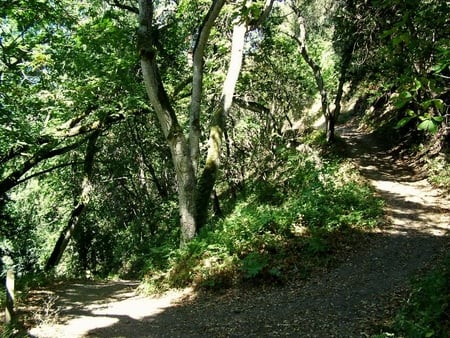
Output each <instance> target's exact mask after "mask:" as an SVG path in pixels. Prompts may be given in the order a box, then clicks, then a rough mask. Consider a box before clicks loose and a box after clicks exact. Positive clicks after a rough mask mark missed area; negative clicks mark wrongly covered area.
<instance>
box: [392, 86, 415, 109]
mask: <svg viewBox="0 0 450 338" xmlns="http://www.w3.org/2000/svg"><path fill="white" fill-rule="evenodd" d="M412 98H413V96H412V94H411V93H410V92H409V91H407V90H405V91H404V92H401V93H400V94H399V96H397V97H396V98H394V102H393V104H394V106H395V108H397V109H401V108H403V107H404V106H405V105H407V104H408V103H409V102H411V100H412Z"/></svg>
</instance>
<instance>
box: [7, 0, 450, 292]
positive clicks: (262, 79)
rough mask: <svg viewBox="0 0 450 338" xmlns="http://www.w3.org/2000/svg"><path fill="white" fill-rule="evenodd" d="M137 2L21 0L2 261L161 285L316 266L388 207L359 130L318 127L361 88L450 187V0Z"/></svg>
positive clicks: (286, 274)
mask: <svg viewBox="0 0 450 338" xmlns="http://www.w3.org/2000/svg"><path fill="white" fill-rule="evenodd" d="M143 4H145V5H146V6H142V5H143ZM136 5H137V4H135V2H133V1H127V0H123V1H122V0H114V1H112V0H111V1H100V0H96V1H70V0H55V1H40V0H33V1H27V2H25V1H21V0H14V1H1V9H0V257H1V258H2V259H1V262H2V263H1V271H0V272H1V273H2V275H3V274H4V272H5V271H6V269H8V268H13V269H15V271H16V272H17V273H18V275H19V276H21V277H25V276H27V275H30V274H34V273H38V272H42V271H43V270H47V272H48V273H56V274H57V275H60V276H66V277H67V276H76V277H84V276H94V277H107V276H112V275H119V276H127V277H145V279H146V280H147V284H146V285H147V286H149V287H152V288H154V287H158V288H159V287H164V286H180V285H186V284H191V283H195V284H197V285H199V286H222V285H229V284H230V283H231V284H232V283H235V282H242V281H244V282H245V281H249V280H251V281H261V280H271V281H283V280H285V279H288V278H290V277H291V276H292V274H293V273H296V272H299V271H300V272H302V271H303V272H304V273H307V271H308V270H309V269H310V268H311V266H310V265H308V264H312V265H314V264H319V262H318V261H319V260H320V259H318V258H320V257H322V258H323V257H325V258H324V259H323V261H325V262H326V261H327V260H328V258H327V257H331V256H333V254H334V253H335V251H337V250H339V247H343V246H345V245H343V244H342V243H345V242H346V241H347V240H348V241H351V240H352V236H355V235H356V234H357V233H358V231H360V230H362V229H363V228H367V227H369V228H370V227H373V226H375V225H376V224H377V222H378V221H379V217H380V213H381V204H380V201H379V200H377V199H376V198H374V197H373V196H372V192H371V190H370V188H368V186H367V185H366V184H365V183H364V182H362V181H361V180H360V179H359V177H358V176H357V175H356V174H355V173H354V170H353V169H352V168H351V164H349V163H348V162H346V161H343V160H339V159H336V158H333V156H332V155H330V152H331V153H332V150H331V151H330V149H339V148H340V147H342V144H341V143H339V139H337V140H336V139H334V141H335V142H337V143H336V145H335V146H334V148H328V147H329V145H326V144H325V142H323V140H324V139H326V140H327V141H329V142H332V141H333V139H332V138H329V137H328V133H327V137H326V138H325V137H324V133H323V132H318V131H316V130H314V128H315V127H313V126H314V125H316V126H317V125H318V124H317V123H316V124H315V122H317V120H318V119H319V118H320V116H321V115H324V117H325V119H326V121H327V123H326V124H327V128H330V125H332V124H333V123H335V122H337V121H338V117H339V114H340V112H341V110H342V112H344V110H345V109H344V108H345V107H344V103H345V102H346V101H350V100H351V99H354V101H356V102H357V104H356V105H355V106H354V109H353V111H352V112H353V113H354V114H355V115H356V114H361V115H362V117H363V121H364V122H365V123H366V125H369V126H371V127H372V128H374V129H380V128H384V129H383V130H384V131H383V132H385V133H386V134H389V135H391V136H397V137H399V138H397V139H396V140H397V142H399V143H400V142H403V141H404V140H407V143H406V144H407V146H411V147H410V150H411V149H412V150H413V151H417V152H419V153H420V154H421V155H422V159H423V160H424V161H425V162H427V163H428V168H429V170H430V172H431V174H432V181H433V182H434V183H435V184H436V185H440V186H444V187H447V188H448V187H449V185H450V184H449V182H450V179H449V177H450V172H449V170H448V168H449V166H448V161H449V157H448V156H449V155H448V145H449V133H450V126H449V104H450V102H449V95H450V91H449V88H450V86H449V79H450V68H449V66H450V52H449V50H450V46H449V41H450V36H449V34H450V31H449V30H446V29H443V27H445V26H446V24H448V18H447V17H448V13H449V12H450V9H449V4H448V2H446V1H440V0H426V1H414V0H408V1H399V0H377V1H356V0H355V1H328V0H295V1H294V0H292V1H262V0H258V1H248V0H242V1H234V2H226V1H219V0H216V1H211V2H210V1H205V0H199V1H187V0H180V1H171V0H164V1H142V2H141V8H137V7H134V6H136ZM215 11H216V12H215ZM139 14H141V15H140V16H139ZM381 17H382V18H383V20H379V18H381ZM145 20H147V21H145ZM239 27H240V28H243V29H244V30H245V40H243V41H241V42H243V46H244V47H243V48H241V49H239V48H237V50H236V51H235V50H233V49H232V46H233V45H235V42H236V40H237V38H236V35H235V32H236V31H237V30H238V28H239ZM138 28H139V29H138ZM238 42H239V41H238ZM232 52H233V55H231V54H232ZM236 60H237V62H236ZM233 62H234V63H233ZM236 65H237V66H236ZM236 70H238V72H237V74H234V75H238V77H237V78H236V79H235V81H236V82H235V83H232V84H230V83H231V82H232V80H230V79H231V78H232V76H231V75H233V74H232V73H233V71H236ZM230 74H231V75H230ZM152 81H153V82H152ZM195 93H197V94H198V95H197V94H195ZM221 93H222V94H221ZM195 95H197V96H195ZM229 103H232V104H231V105H230V104H229ZM341 105H342V107H343V108H342V109H341ZM329 122H333V123H331V124H330V123H329ZM327 131H329V130H328V129H327ZM317 135H319V136H317ZM196 137H197V140H196ZM311 140H313V141H311ZM196 141H197V144H195V142H196ZM402 144H403V143H402ZM324 149H328V151H327V152H324V151H323V150H324ZM194 150H195V151H194ZM349 166H350V168H349ZM188 193H190V194H191V195H189V194H188ZM183 194H184V195H183ZM186 194H187V195H186ZM186 196H190V197H192V196H193V197H194V198H186ZM194 200H195V203H194V202H192V201H194ZM183 203H184V205H183ZM186 215H188V216H192V217H191V218H192V219H193V220H194V221H193V222H194V223H195V224H191V225H192V226H193V227H192V228H191V229H190V230H189V229H188V230H189V231H190V233H189V236H187V235H186V229H187V227H188V226H189V224H186V219H185V218H186V217H185V216H186ZM180 238H181V242H182V244H183V245H184V247H182V248H180V247H179V246H180ZM49 258H51V259H49ZM294 262H297V263H294ZM298 262H305V263H304V264H305V265H302V264H303V263H298ZM308 262H309V263H308ZM311 262H312V263H311ZM303 272H302V273H303Z"/></svg>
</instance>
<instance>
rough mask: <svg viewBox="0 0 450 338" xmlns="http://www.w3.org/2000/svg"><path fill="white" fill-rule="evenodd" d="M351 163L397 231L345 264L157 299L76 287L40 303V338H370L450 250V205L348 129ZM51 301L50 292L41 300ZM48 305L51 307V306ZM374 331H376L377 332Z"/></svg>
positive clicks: (377, 144)
mask: <svg viewBox="0 0 450 338" xmlns="http://www.w3.org/2000/svg"><path fill="white" fill-rule="evenodd" d="M341 136H342V137H343V138H344V139H345V140H346V142H347V144H348V146H349V149H350V150H351V157H352V158H353V159H354V160H355V161H356V162H357V163H358V165H359V167H360V170H361V172H362V174H363V175H364V177H366V178H367V179H368V180H369V181H370V182H371V183H372V184H373V186H374V187H375V189H376V190H377V193H378V194H379V195H380V196H381V197H382V198H383V199H385V201H386V211H387V214H388V222H387V224H386V225H385V226H384V227H383V228H382V229H378V230H377V231H374V232H371V233H368V234H367V242H365V243H366V244H365V245H364V246H363V247H362V248H359V249H358V251H357V252H354V253H353V254H350V255H349V256H348V257H346V259H344V260H343V262H342V263H341V264H340V265H339V266H337V267H335V268H333V269H331V271H327V272H324V273H320V274H317V275H315V276H313V277H312V278H311V279H309V280H308V281H306V282H305V281H301V280H298V281H292V282H290V283H289V284H287V285H283V286H273V287H259V288H250V289H246V290H243V289H238V290H236V289H232V290H226V291H224V292H223V293H221V294H212V293H206V292H204V293H195V292H193V291H192V290H190V289H186V290H182V291H176V292H171V293H168V294H166V295H164V296H161V297H157V298H149V297H143V296H140V295H138V294H136V292H135V291H134V290H135V288H136V286H137V283H135V282H128V281H119V282H109V283H73V284H70V285H67V284H66V285H64V286H62V287H60V288H57V289H56V290H53V291H52V292H51V293H47V294H46V295H45V294H44V295H42V294H41V295H38V294H36V295H35V297H37V298H36V302H38V303H39V304H35V305H36V307H35V308H34V316H35V317H36V318H35V319H38V321H39V320H40V321H41V325H39V326H38V327H35V328H33V329H31V330H30V331H29V333H30V335H32V336H34V337H68V338H69V337H321V338H322V337H367V336H370V334H373V333H376V332H374V330H376V329H374V327H376V325H377V324H379V323H382V322H383V321H384V320H385V319H386V318H389V317H390V314H391V313H392V311H393V310H394V309H395V308H396V307H397V306H398V304H399V300H401V299H404V298H405V297H406V296H407V291H408V287H409V282H410V280H411V278H412V277H414V276H416V275H417V274H420V273H421V272H422V271H423V270H424V269H427V268H428V267H429V266H430V265H433V264H434V262H435V260H436V259H437V257H439V254H440V253H441V252H442V250H443V249H444V248H445V247H446V245H448V243H449V241H448V237H447V236H446V234H447V232H448V230H449V229H450V225H449V224H450V216H449V209H448V199H447V198H446V197H445V196H443V195H442V193H441V192H440V191H439V190H437V189H434V188H432V187H431V186H430V185H429V184H428V182H427V181H426V179H424V178H423V177H421V176H420V175H419V174H418V173H417V172H416V171H415V170H414V169H413V168H411V167H410V166H408V164H407V162H408V161H407V159H403V160H398V159H395V157H394V156H393V155H392V153H391V152H390V151H389V149H388V147H386V146H385V145H383V140H380V139H379V138H376V137H375V136H373V135H369V134H365V133H363V132H360V131H357V130H355V128H342V129H341ZM41 292H42V291H41ZM42 299H44V300H45V299H47V301H46V302H47V303H43V301H42ZM374 325H375V326H374Z"/></svg>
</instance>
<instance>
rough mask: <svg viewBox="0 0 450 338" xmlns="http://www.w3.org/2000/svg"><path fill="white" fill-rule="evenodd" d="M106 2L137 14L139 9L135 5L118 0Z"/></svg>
mask: <svg viewBox="0 0 450 338" xmlns="http://www.w3.org/2000/svg"><path fill="white" fill-rule="evenodd" d="M108 4H109V5H111V6H114V7H117V8H120V9H124V10H126V11H128V12H131V13H134V14H139V9H138V8H137V7H133V6H129V5H125V4H123V3H121V2H120V1H118V0H113V1H108Z"/></svg>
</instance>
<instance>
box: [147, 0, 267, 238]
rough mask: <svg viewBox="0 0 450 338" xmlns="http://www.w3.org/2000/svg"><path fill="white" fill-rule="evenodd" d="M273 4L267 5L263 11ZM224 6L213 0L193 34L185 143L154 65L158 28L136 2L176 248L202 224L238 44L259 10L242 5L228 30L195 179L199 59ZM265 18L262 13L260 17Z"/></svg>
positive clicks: (238, 59) (151, 11) (151, 8)
mask: <svg viewBox="0 0 450 338" xmlns="http://www.w3.org/2000/svg"><path fill="white" fill-rule="evenodd" d="M272 3H273V2H269V3H268V4H269V6H267V7H268V8H270V7H271V4H272ZM224 4H225V1H223V0H216V1H213V2H212V5H211V7H210V9H209V11H208V13H207V15H206V16H205V18H204V20H203V23H202V25H201V26H200V28H199V29H198V34H197V38H196V40H195V47H194V51H193V66H194V69H193V74H194V75H193V84H192V88H193V91H192V96H191V116H190V126H189V130H190V132H189V140H187V139H186V136H185V135H184V131H183V128H182V126H181V124H180V122H179V120H178V117H177V114H176V111H175V109H174V107H173V105H172V104H171V102H170V99H169V96H168V94H167V91H166V89H165V86H164V83H163V80H162V77H161V72H160V69H159V66H158V63H157V50H158V45H159V44H160V42H159V41H158V40H157V36H158V28H157V27H156V26H155V4H154V2H153V1H143V0H142V1H140V2H139V5H140V7H139V30H138V48H139V51H140V56H141V66H142V71H143V76H144V83H145V87H146V90H147V93H148V96H149V100H150V102H151V104H152V106H153V108H154V109H155V111H156V114H157V116H158V119H159V122H160V126H161V128H162V131H163V134H164V136H165V137H166V139H167V142H168V144H169V148H170V150H171V154H172V160H173V163H174V168H175V173H176V178H177V186H178V198H179V210H180V225H181V244H182V245H184V244H186V243H187V242H188V241H190V240H191V239H192V238H193V237H194V236H195V234H196V232H197V231H198V230H199V229H200V228H201V227H202V226H203V225H204V224H205V222H206V218H207V217H206V216H207V212H208V204H209V199H210V195H211V193H212V190H213V187H214V184H215V180H216V175H217V170H218V165H219V157H220V153H221V144H222V137H223V130H224V126H225V118H226V115H227V113H228V111H229V109H230V107H231V104H232V101H233V95H234V90H235V86H236V82H237V79H238V76H239V73H240V69H241V64H242V57H243V47H244V38H245V34H246V32H247V27H248V22H247V21H246V20H248V18H249V16H250V14H253V13H252V10H255V9H257V8H261V5H260V4H253V3H251V2H246V1H244V3H243V4H242V5H241V6H242V7H241V8H242V14H243V15H240V14H241V13H238V15H234V16H235V18H236V20H237V23H236V24H235V25H234V27H233V38H232V49H231V59H230V64H229V66H228V73H227V76H226V79H225V82H224V84H223V90H222V95H221V99H220V105H219V106H218V107H216V108H215V109H214V110H215V112H214V114H213V116H212V119H211V126H210V133H209V134H210V136H209V142H208V152H207V156H206V162H205V166H204V168H203V171H202V173H201V175H200V176H198V175H197V168H196V166H197V164H198V162H199V155H198V154H199V139H200V137H199V132H200V126H199V123H200V117H199V114H200V112H199V110H200V101H201V95H200V94H201V92H202V78H203V75H202V74H203V55H204V50H205V48H206V43H207V41H208V37H209V35H210V32H211V28H212V27H213V24H214V21H215V20H216V18H217V17H218V15H219V13H220V10H221V9H222V7H223V6H224ZM262 13H264V14H267V13H268V12H267V11H261V12H260V15H262Z"/></svg>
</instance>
